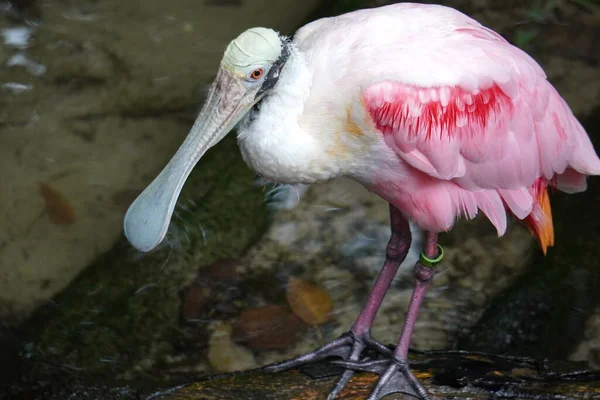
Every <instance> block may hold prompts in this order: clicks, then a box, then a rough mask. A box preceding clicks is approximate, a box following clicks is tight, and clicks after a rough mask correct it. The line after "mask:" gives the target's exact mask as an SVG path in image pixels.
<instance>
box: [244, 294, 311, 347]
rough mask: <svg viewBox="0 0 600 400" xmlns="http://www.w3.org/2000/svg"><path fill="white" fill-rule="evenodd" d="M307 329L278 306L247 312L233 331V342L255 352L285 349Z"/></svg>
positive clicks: (292, 315)
mask: <svg viewBox="0 0 600 400" xmlns="http://www.w3.org/2000/svg"><path fill="white" fill-rule="evenodd" d="M305 329H306V325H305V324H304V322H303V321H302V320H301V319H300V318H298V317H297V316H296V315H294V314H292V313H291V312H289V311H288V310H286V309H284V308H283V307H281V306H278V305H267V306H264V307H258V308H252V309H249V310H245V311H244V312H242V314H241V315H240V318H239V320H238V322H237V324H236V325H235V326H234V329H233V340H234V341H235V342H241V343H245V344H246V345H247V346H248V347H250V348H252V349H255V350H266V349H271V350H272V349H285V348H287V347H289V346H291V345H293V344H294V343H295V342H296V341H298V339H299V338H300V334H301V333H302V332H303V331H304V330H305Z"/></svg>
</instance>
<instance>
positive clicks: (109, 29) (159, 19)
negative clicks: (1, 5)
mask: <svg viewBox="0 0 600 400" xmlns="http://www.w3.org/2000/svg"><path fill="white" fill-rule="evenodd" d="M316 3H317V1H316V0H310V1H304V2H293V1H284V2H275V3H273V4H266V3H264V2H260V1H254V0H248V1H244V2H243V3H242V4H240V5H239V6H238V7H214V6H209V5H206V4H205V3H204V2H195V3H194V5H193V6H191V5H190V4H189V2H186V1H179V0H176V1H172V2H168V3H165V2H163V1H159V0H151V1H150V2H146V3H145V9H144V12H140V9H139V5H136V4H134V3H131V2H121V1H118V0H107V1H102V2H96V1H83V2H50V3H48V2H35V3H34V6H30V5H29V3H28V2H24V1H19V2H13V5H15V6H16V7H17V8H18V9H19V12H21V11H22V12H28V11H29V10H33V9H36V10H39V15H40V16H41V19H40V21H38V22H39V23H31V22H32V21H31V20H30V19H28V18H27V17H26V16H25V15H23V16H21V17H19V18H18V20H17V21H16V20H15V18H13V17H10V18H8V17H7V15H5V14H3V15H2V16H1V18H0V31H1V32H2V33H3V36H2V37H1V39H2V44H1V45H0V61H2V64H1V66H0V70H1V71H2V74H3V82H4V83H11V84H12V86H9V87H8V89H7V87H3V93H2V94H3V95H2V96H0V121H1V122H0V126H1V128H2V139H1V141H2V143H1V145H0V160H1V161H0V164H1V167H0V182H2V183H1V185H2V192H3V193H5V195H3V196H2V197H1V198H0V210H2V211H1V212H0V225H1V226H3V227H7V228H6V229H2V230H0V264H1V265H3V266H8V267H6V268H4V269H3V270H2V272H1V275H0V278H1V279H0V304H6V305H5V306H2V307H0V318H4V320H5V321H11V323H13V322H19V321H23V319H24V318H26V317H27V316H28V315H29V313H31V312H32V311H33V310H34V309H35V308H36V307H38V306H39V305H41V304H43V303H44V302H45V301H48V300H49V299H50V298H51V296H53V295H55V294H56V293H58V292H60V291H61V290H62V289H64V288H65V287H66V286H67V284H69V282H71V281H72V280H73V279H74V278H75V277H76V276H77V275H78V274H79V273H80V272H81V271H82V270H83V269H84V268H85V267H86V266H88V265H90V264H91V263H92V261H93V260H95V259H96V258H97V257H98V255H99V254H102V253H104V252H106V251H108V250H109V249H111V248H112V246H113V245H114V244H115V243H116V242H118V241H119V240H120V239H121V232H122V223H123V216H124V213H125V210H126V207H125V206H124V205H122V204H117V205H115V204H113V201H111V196H112V195H113V194H114V193H115V192H124V191H128V190H133V191H140V190H142V189H143V188H144V187H145V186H146V185H147V184H148V183H149V182H150V181H151V180H152V178H153V177H154V176H155V175H156V173H157V172H158V171H159V170H160V169H161V168H162V167H163V166H164V165H165V164H166V163H167V161H168V159H169V158H170V157H171V156H172V155H173V154H174V153H175V151H176V149H177V147H178V146H179V145H180V144H181V142H182V141H183V138H184V137H185V135H186V134H187V132H188V131H189V129H190V127H191V125H192V123H193V120H194V117H195V114H196V113H197V112H198V109H199V107H200V106H201V104H202V100H203V96H204V95H205V93H206V88H207V85H209V84H210V82H211V81H212V80H213V78H214V76H215V74H216V71H217V68H218V63H219V61H220V59H221V57H222V55H223V50H224V49H225V47H226V44H227V43H228V42H229V41H230V40H232V39H233V38H234V37H235V36H237V35H238V34H239V33H240V32H241V31H242V30H244V29H247V28H250V27H252V26H269V27H272V28H274V29H277V30H280V31H282V32H286V33H291V32H293V31H294V29H295V28H296V27H297V25H298V24H300V22H301V21H302V20H303V18H304V17H305V16H306V15H307V14H308V12H310V10H311V9H312V7H313V6H314V5H315V4H316ZM12 9H15V7H12ZM13 14H14V13H13ZM222 21H227V22H228V23H226V24H224V23H222ZM6 32H9V33H10V32H12V33H10V35H9V36H10V37H5V36H6V35H4V33H6ZM209 33H210V34H209ZM9 39H10V40H9ZM15 88H17V89H18V88H27V90H21V91H17V90H15ZM6 90H10V91H11V93H10V94H8V95H7V94H6V93H5V91H6ZM215 151H218V150H216V149H215ZM232 151H235V152H237V151H238V150H237V148H236V149H232ZM200 167H201V166H199V168H200ZM248 179H249V180H252V179H253V177H250V178H248ZM38 182H51V183H52V186H53V187H59V188H60V189H61V193H62V194H63V195H64V196H65V197H66V198H67V199H69V202H70V203H71V204H72V206H73V208H74V209H75V210H77V220H76V221H75V222H74V223H73V224H72V225H70V226H69V229H63V228H64V227H63V226H55V225H54V224H52V223H49V222H48V221H46V220H44V219H38V218H37V216H38V215H39V214H40V213H41V212H42V211H43V209H44V204H43V201H42V199H40V198H39V196H38V194H37V183H38ZM212 184H213V182H210V181H206V182H204V183H201V184H200V186H198V187H197V188H196V190H197V191H198V193H200V194H201V193H203V191H204V189H203V187H210V186H211V185H212ZM181 239H183V240H184V238H183V237H182V238H181ZM45 281H49V282H50V284H49V285H48V287H47V288H46V289H45V290H44V291H40V290H39V289H38V288H39V287H40V285H41V282H45Z"/></svg>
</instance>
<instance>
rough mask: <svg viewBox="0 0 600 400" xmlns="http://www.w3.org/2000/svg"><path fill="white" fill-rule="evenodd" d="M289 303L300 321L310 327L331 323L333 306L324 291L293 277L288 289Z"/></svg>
mask: <svg viewBox="0 0 600 400" xmlns="http://www.w3.org/2000/svg"><path fill="white" fill-rule="evenodd" d="M287 301H288V303H289V305H290V307H291V309H292V311H293V312H294V314H296V315H297V316H298V317H300V319H302V320H303V321H304V322H306V323H307V324H310V325H320V324H324V323H325V322H327V321H329V319H330V317H331V310H332V308H333V304H332V302H331V297H329V294H327V292H326V291H325V290H323V289H321V288H320V287H318V286H315V285H313V284H310V283H308V282H305V281H303V280H301V279H298V278H294V277H291V278H290V279H289V281H288V287H287Z"/></svg>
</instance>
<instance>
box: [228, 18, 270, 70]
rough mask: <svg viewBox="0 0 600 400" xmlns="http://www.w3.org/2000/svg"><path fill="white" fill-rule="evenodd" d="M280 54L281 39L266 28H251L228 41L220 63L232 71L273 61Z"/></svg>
mask: <svg viewBox="0 0 600 400" xmlns="http://www.w3.org/2000/svg"><path fill="white" fill-rule="evenodd" d="M280 54H281V39H280V38H279V35H278V34H277V32H275V31H274V30H272V29H267V28H251V29H248V30H247V31H245V32H243V33H242V34H241V35H240V36H238V37H237V38H235V39H234V40H232V41H231V43H229V46H227V49H226V50H225V54H224V55H223V60H222V61H221V65H222V66H223V67H224V68H227V69H230V70H232V71H237V70H239V69H246V68H248V67H252V66H260V65H263V64H264V63H265V62H269V63H273V62H275V60H277V58H279V55H280Z"/></svg>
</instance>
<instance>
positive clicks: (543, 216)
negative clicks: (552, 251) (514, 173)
mask: <svg viewBox="0 0 600 400" xmlns="http://www.w3.org/2000/svg"><path fill="white" fill-rule="evenodd" d="M530 192H531V195H532V197H533V198H534V199H535V200H536V201H535V203H534V204H533V209H532V210H531V213H530V214H529V215H528V216H527V217H526V218H525V220H524V222H525V223H526V225H527V226H528V227H529V229H530V230H531V232H532V233H533V235H534V236H535V237H536V238H537V240H538V242H539V244H540V247H541V248H542V251H543V252H544V254H546V252H547V251H548V247H551V246H554V224H553V223H552V208H551V207H550V196H549V195H548V183H547V182H546V180H545V179H543V178H540V179H538V180H537V181H536V182H535V183H534V184H533V185H532V186H531V188H530Z"/></svg>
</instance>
